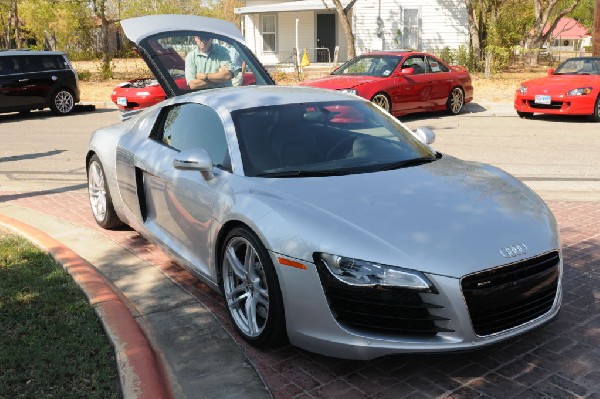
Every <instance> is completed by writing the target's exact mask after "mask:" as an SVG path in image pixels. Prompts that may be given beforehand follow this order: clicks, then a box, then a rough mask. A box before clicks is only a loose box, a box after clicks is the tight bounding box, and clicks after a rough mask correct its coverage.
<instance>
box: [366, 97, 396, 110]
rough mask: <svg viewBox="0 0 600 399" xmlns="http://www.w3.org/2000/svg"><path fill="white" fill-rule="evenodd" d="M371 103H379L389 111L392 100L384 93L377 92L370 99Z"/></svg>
mask: <svg viewBox="0 0 600 399" xmlns="http://www.w3.org/2000/svg"><path fill="white" fill-rule="evenodd" d="M371 102H372V103H373V104H377V105H379V106H380V107H381V108H383V109H385V110H386V111H387V112H390V111H391V109H392V102H391V101H390V98H389V97H388V96H387V94H385V93H377V94H375V95H374V96H373V98H372V99H371Z"/></svg>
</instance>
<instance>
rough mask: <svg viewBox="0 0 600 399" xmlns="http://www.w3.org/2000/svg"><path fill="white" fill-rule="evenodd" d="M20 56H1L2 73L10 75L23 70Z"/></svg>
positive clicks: (0, 70)
mask: <svg viewBox="0 0 600 399" xmlns="http://www.w3.org/2000/svg"><path fill="white" fill-rule="evenodd" d="M19 61H20V60H19V58H18V57H0V74H1V75H10V74H13V73H21V72H23V71H22V69H21V63H20V62H19Z"/></svg>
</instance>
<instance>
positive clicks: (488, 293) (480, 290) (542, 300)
mask: <svg viewBox="0 0 600 399" xmlns="http://www.w3.org/2000/svg"><path fill="white" fill-rule="evenodd" d="M559 264H560V257H559V254H558V252H557V251H554V252H550V253H548V254H545V255H541V256H538V257H535V258H531V259H527V260H524V261H522V262H517V263H513V264H510V265H506V266H502V267H498V268H495V269H490V270H485V271H483V272H479V273H474V274H471V275H469V276H466V277H464V278H463V279H462V281H461V286H462V290H463V295H464V297H465V300H466V302H467V307H468V309H469V314H470V315H471V322H472V323H473V329H474V330H475V333H476V334H477V335H479V336H485V335H490V334H494V333H497V332H500V331H504V330H507V329H509V328H513V327H516V326H519V325H521V324H524V323H526V322H528V321H530V320H533V319H536V318H538V317H540V316H542V315H544V314H545V313H547V312H548V311H550V309H551V308H552V305H553V303H554V298H555V297H556V292H557V289H558V280H559V273H560V270H559Z"/></svg>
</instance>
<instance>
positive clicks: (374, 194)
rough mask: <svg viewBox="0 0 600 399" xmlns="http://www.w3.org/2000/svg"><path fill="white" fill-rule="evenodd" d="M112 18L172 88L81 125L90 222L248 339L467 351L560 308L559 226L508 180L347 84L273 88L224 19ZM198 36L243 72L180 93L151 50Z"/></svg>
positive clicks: (325, 349) (359, 349)
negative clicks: (179, 275)
mask: <svg viewBox="0 0 600 399" xmlns="http://www.w3.org/2000/svg"><path fill="white" fill-rule="evenodd" d="M123 27H124V30H125V32H126V34H127V35H128V37H130V38H131V39H132V40H133V41H135V43H136V44H137V45H138V46H139V48H140V50H141V53H142V54H143V56H144V58H145V59H146V60H147V62H148V64H149V66H150V67H151V68H152V69H153V72H154V73H155V75H156V77H157V79H158V80H159V81H160V82H161V84H162V85H163V86H164V88H165V92H166V93H167V94H168V96H169V98H168V99H167V100H165V101H164V102H162V103H159V104H157V105H155V106H153V107H151V108H148V109H146V110H144V111H141V112H140V113H138V114H137V115H133V116H131V117H130V118H129V119H128V120H126V121H124V122H121V123H120V124H117V125H113V126H110V127H106V128H103V129H100V130H98V131H96V132H95V133H94V135H93V136H92V139H91V142H90V146H89V152H88V154H87V157H86V166H87V171H88V181H89V197H90V203H91V207H92V211H93V214H94V217H95V219H96V221H97V222H98V224H100V225H101V226H103V227H105V228H111V227H115V226H117V225H118V224H121V223H126V224H128V225H130V226H131V227H133V228H134V229H135V230H137V231H139V232H140V234H142V235H144V236H145V237H147V238H148V239H149V240H151V241H153V242H155V243H156V244H158V245H159V246H160V247H162V248H163V249H165V250H166V251H167V253H169V254H170V255H171V256H172V257H173V258H174V259H176V260H177V261H178V262H179V263H180V264H181V265H183V266H184V267H186V268H187V269H189V270H190V271H192V272H193V273H194V274H195V275H196V276H197V277H198V278H199V279H201V280H203V281H204V282H205V283H206V284H207V285H208V286H210V287H212V288H214V289H215V290H217V291H219V292H221V293H222V294H223V296H224V300H225V301H226V303H227V308H228V310H229V314H230V316H231V319H232V320H233V324H234V325H235V328H236V329H237V331H238V332H239V334H240V335H241V336H242V337H243V338H244V339H246V340H247V341H249V342H250V343H253V344H255V345H259V346H266V345H274V344H276V343H279V342H281V341H284V340H286V339H289V341H290V342H291V343H292V344H294V345H296V346H298V347H301V348H305V349H307V350H309V351H313V352H317V353H321V354H325V355H330V356H336V357H340V358H354V359H370V358H374V357H377V356H383V355H388V354H393V353H401V352H439V351H451V350H463V349H472V348H477V347H480V346H483V345H488V344H492V343H495V342H498V341H501V340H504V339H507V338H511V337H514V336H517V335H519V334H522V333H524V332H526V331H529V330H531V329H533V328H536V327H539V326H541V325H543V324H544V323H546V322H548V321H549V320H551V319H552V318H553V317H554V316H555V315H556V314H557V312H558V310H559V307H560V303H561V278H562V256H561V255H562V254H561V242H560V237H559V233H558V230H557V226H556V222H555V219H554V217H553V215H552V213H551V212H550V210H549V209H548V207H547V206H546V205H545V204H544V202H543V201H542V200H541V199H540V198H539V197H538V196H537V195H536V194H534V193H533V192H532V191H531V190H530V189H529V188H527V187H526V186H525V185H523V184H522V183H521V182H520V181H518V180H517V179H515V178H513V177H511V176H510V175H508V174H507V173H505V172H503V171H501V170H499V169H497V168H495V167H492V166H489V165H485V164H480V163H474V162H465V161H461V160H459V159H456V158H454V157H452V156H450V155H447V154H441V153H439V152H437V151H435V150H434V149H433V148H432V147H431V144H432V143H433V139H434V135H433V133H432V132H431V131H428V130H427V129H417V131H411V130H409V129H408V128H407V127H406V126H404V125H403V124H402V123H400V122H399V121H398V120H397V119H395V118H394V117H392V116H390V115H389V114H387V113H386V112H384V111H382V110H381V109H379V108H377V107H376V106H374V105H373V104H371V103H369V102H368V101H366V100H363V99H361V98H359V97H356V96H352V95H350V94H344V93H339V92H334V91H324V90H319V89H312V88H300V87H281V86H279V87H278V86H273V85H272V83H273V82H272V80H271V78H270V77H269V76H268V74H267V73H266V72H265V71H264V69H263V67H262V66H261V65H260V63H258V62H257V60H256V59H255V57H254V55H253V54H252V53H251V52H250V51H249V50H248V49H247V48H246V47H245V46H244V44H243V42H242V38H241V35H240V34H239V32H237V30H235V28H234V27H233V25H230V24H228V23H225V22H223V21H216V20H211V19H206V18H201V17H190V16H151V17H142V18H137V19H133V20H126V21H123ZM194 36H203V37H206V36H209V37H212V38H213V40H214V42H213V43H214V44H213V45H217V43H220V44H219V45H222V46H224V47H226V48H233V49H235V51H236V52H237V53H238V55H239V56H241V60H242V62H243V63H244V66H245V67H246V70H250V71H252V73H253V74H254V75H255V77H256V79H255V81H256V84H255V85H252V86H245V87H244V86H235V85H233V84H232V85H228V86H226V87H220V88H209V89H207V90H196V91H193V92H190V93H187V94H184V92H185V91H190V90H189V88H186V87H185V85H184V84H181V82H179V83H178V79H179V78H178V77H177V76H178V75H177V74H180V73H181V71H171V70H169V68H168V67H167V66H165V65H163V64H161V54H159V53H157V52H156V51H157V50H155V49H156V48H158V46H156V44H157V43H158V44H160V45H161V46H160V47H161V48H163V49H164V48H166V47H169V48H173V49H174V50H175V51H177V52H179V53H180V55H181V56H185V54H183V52H185V51H193V49H194V48H193V40H191V39H193V37H194ZM160 51H163V50H160ZM233 64H234V61H233V59H232V60H231V65H232V66H231V75H235V71H234V70H235V69H236V67H235V66H234V65H233Z"/></svg>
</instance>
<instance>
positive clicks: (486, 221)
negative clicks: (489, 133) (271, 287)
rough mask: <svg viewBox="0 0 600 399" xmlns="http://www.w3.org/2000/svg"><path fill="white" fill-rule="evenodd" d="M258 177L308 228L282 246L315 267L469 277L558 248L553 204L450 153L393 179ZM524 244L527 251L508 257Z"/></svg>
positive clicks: (291, 219) (293, 219) (289, 219)
mask: <svg viewBox="0 0 600 399" xmlns="http://www.w3.org/2000/svg"><path fill="white" fill-rule="evenodd" d="M253 180H254V184H255V188H256V184H260V185H261V186H263V187H264V190H265V191H264V192H265V193H266V192H267V190H268V192H269V193H270V194H269V196H270V197H272V195H273V194H276V195H277V197H280V199H281V200H282V201H284V202H285V203H288V204H289V206H290V209H292V210H293V212H292V214H291V215H293V216H290V215H289V214H288V215H282V217H283V218H284V219H285V221H286V225H287V226H294V228H295V229H301V230H302V231H301V232H300V233H299V235H298V239H297V240H296V239H294V238H291V236H290V234H292V232H291V231H290V230H289V229H284V230H285V231H280V232H279V233H278V235H277V234H276V235H275V236H281V237H282V239H281V242H275V243H274V245H273V248H272V249H273V250H274V251H276V252H277V251H281V252H282V253H284V254H286V255H289V256H298V257H299V258H304V259H306V260H310V256H311V255H312V251H315V252H317V251H322V252H328V253H333V254H336V255H341V256H347V257H353V258H358V259H363V260H367V261H374V262H379V263H382V264H388V265H396V266H401V267H405V268H409V269H414V270H420V271H423V272H426V273H433V274H438V275H445V276H451V277H456V278H459V277H461V276H464V275H466V274H469V273H473V272H476V271H479V270H482V269H485V268H490V267H495V266H498V265H501V264H508V263H512V262H515V261H519V260H522V259H524V258H529V257H533V256H535V255H538V254H540V253H544V252H548V251H551V250H555V249H557V248H558V242H559V238H558V233H557V230H556V224H555V220H554V217H553V216H552V214H551V212H550V211H549V209H548V208H547V206H546V205H545V204H544V203H543V201H542V200H541V199H540V198H539V197H538V196H537V195H536V194H535V193H533V192H532V191H531V190H530V189H528V188H527V187H525V186H524V185H523V184H522V183H521V182H519V181H518V180H516V179H515V178H513V177H512V176H510V175H508V174H506V173H505V172H503V171H501V170H499V169H497V168H494V167H491V166H488V165H482V164H477V163H470V162H463V161H460V160H457V159H455V158H452V157H447V156H444V157H443V158H442V159H440V160H438V161H436V162H433V163H430V164H427V165H422V166H418V167H412V168H405V169H399V170H394V171H387V172H377V173H365V174H359V175H351V176H340V177H325V178H300V179H299V178H290V179H260V180H257V179H253ZM261 180H262V181H261ZM261 191H262V190H261ZM277 193H278V194H277ZM283 193H285V194H283ZM302 210H304V211H302ZM307 237H310V239H308V240H307ZM290 242H296V243H302V245H290ZM516 244H520V245H522V244H524V245H526V246H527V254H525V255H519V256H518V257H514V258H505V257H504V256H503V255H502V253H501V250H502V249H503V248H506V247H509V246H511V245H516ZM291 248H293V249H294V251H292V252H294V253H290V251H291ZM296 251H297V252H296ZM304 251H305V252H304Z"/></svg>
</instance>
